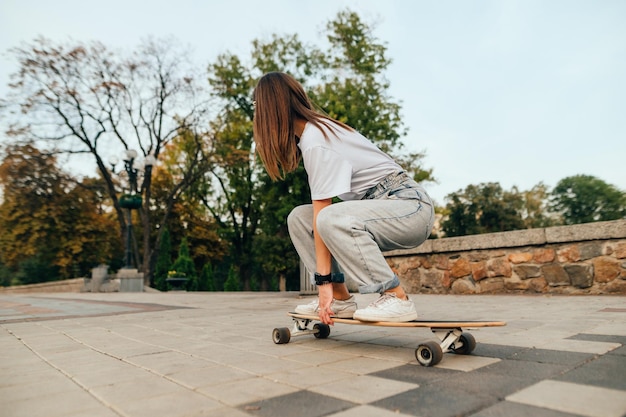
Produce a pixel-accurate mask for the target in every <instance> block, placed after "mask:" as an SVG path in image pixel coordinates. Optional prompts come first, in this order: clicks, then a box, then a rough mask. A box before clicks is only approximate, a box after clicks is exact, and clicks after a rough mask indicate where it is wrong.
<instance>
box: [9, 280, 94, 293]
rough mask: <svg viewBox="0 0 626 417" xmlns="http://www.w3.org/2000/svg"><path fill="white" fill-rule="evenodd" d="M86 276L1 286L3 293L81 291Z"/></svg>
mask: <svg viewBox="0 0 626 417" xmlns="http://www.w3.org/2000/svg"><path fill="white" fill-rule="evenodd" d="M84 281H85V279H84V278H72V279H66V280H63V281H48V282H40V283H38V284H29V285H14V286H11V287H0V293H2V294H26V293H40V292H43V293H45V292H48V293H53V292H80V291H81V289H82V288H83V283H84Z"/></svg>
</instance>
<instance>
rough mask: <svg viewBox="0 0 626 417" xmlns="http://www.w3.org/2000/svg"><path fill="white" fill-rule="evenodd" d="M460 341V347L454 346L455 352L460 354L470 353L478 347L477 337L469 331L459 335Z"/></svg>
mask: <svg viewBox="0 0 626 417" xmlns="http://www.w3.org/2000/svg"><path fill="white" fill-rule="evenodd" d="M459 342H461V346H460V347H458V348H452V351H453V352H454V353H457V354H459V355H469V354H470V353H472V352H473V351H474V349H476V339H474V336H472V335H471V334H469V333H462V334H461V336H460V337H459Z"/></svg>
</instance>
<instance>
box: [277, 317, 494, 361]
mask: <svg viewBox="0 0 626 417" xmlns="http://www.w3.org/2000/svg"><path fill="white" fill-rule="evenodd" d="M287 315H289V316H290V317H291V318H292V319H293V321H294V325H293V328H292V329H291V330H290V329H289V328H288V327H279V328H276V329H274V331H273V332H272V339H273V340H274V343H276V344H285V343H289V341H290V340H291V338H292V337H295V336H301V335H306V334H312V335H314V336H315V337H316V338H318V339H326V338H327V337H328V336H329V335H330V326H329V325H327V324H324V323H319V317H318V316H315V315H306V314H298V313H287ZM333 320H334V322H335V323H341V324H353V325H361V326H381V327H425V328H428V329H430V330H431V331H432V332H433V333H434V334H435V335H436V336H437V338H438V339H439V340H440V342H436V341H427V342H424V343H421V344H420V345H419V346H418V347H417V349H415V358H416V359H417V361H418V362H419V364H420V365H422V366H434V365H437V364H438V363H439V362H441V360H442V359H443V354H444V353H447V352H453V353H457V354H461V355H469V354H470V353H472V352H473V351H474V349H475V348H476V339H474V336H472V335H471V334H470V333H467V332H464V331H463V328H479V327H497V326H506V322H503V321H447V320H413V321H409V322H402V323H395V322H387V321H376V322H368V321H360V320H355V319H342V318H335V317H333ZM316 321H317V322H318V323H315V324H313V326H312V327H309V326H310V325H311V323H313V322H316Z"/></svg>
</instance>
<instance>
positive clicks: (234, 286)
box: [224, 265, 241, 291]
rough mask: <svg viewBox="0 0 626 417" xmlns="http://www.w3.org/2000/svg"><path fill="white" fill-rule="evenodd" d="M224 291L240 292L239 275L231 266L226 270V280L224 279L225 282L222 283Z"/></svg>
mask: <svg viewBox="0 0 626 417" xmlns="http://www.w3.org/2000/svg"><path fill="white" fill-rule="evenodd" d="M224 291H241V282H240V281H239V274H238V273H237V271H236V270H235V267H234V266H232V265H231V267H230V269H229V270H228V278H227V279H226V282H224Z"/></svg>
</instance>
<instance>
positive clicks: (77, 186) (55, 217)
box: [0, 145, 121, 283]
mask: <svg viewBox="0 0 626 417" xmlns="http://www.w3.org/2000/svg"><path fill="white" fill-rule="evenodd" d="M0 185H1V186H2V190H3V196H4V198H3V201H2V203H1V204H0V262H1V263H3V264H4V265H6V266H7V267H8V268H10V269H12V270H13V271H17V272H19V274H18V276H20V277H21V278H20V281H21V282H22V283H31V282H40V281H47V280H55V279H58V278H71V277H72V276H84V275H86V273H87V272H88V271H89V270H90V268H92V267H93V266H95V265H97V264H100V263H103V262H106V261H107V260H108V259H110V258H111V257H113V256H115V255H116V254H120V253H121V250H120V244H119V240H118V239H117V238H116V235H115V234H114V233H111V231H112V230H114V226H115V223H114V219H113V218H111V217H110V216H109V215H108V213H107V212H106V209H105V201H104V200H105V196H104V195H103V193H102V189H103V184H102V182H101V181H98V180H96V179H90V178H86V179H84V180H83V181H82V182H80V183H76V182H74V181H72V180H71V179H70V178H69V177H68V175H67V174H65V173H64V172H62V171H61V170H59V169H58V167H57V166H56V158H55V157H54V156H50V155H47V154H44V153H41V152H40V151H39V150H38V149H36V148H34V147H33V146H31V145H13V146H10V147H8V149H7V157H6V158H5V159H4V161H3V162H2V164H1V165H0ZM26 269H28V270H29V271H31V272H30V273H29V272H27V271H26ZM20 270H21V271H20ZM76 274H79V275H76Z"/></svg>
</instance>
